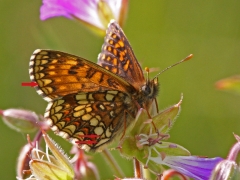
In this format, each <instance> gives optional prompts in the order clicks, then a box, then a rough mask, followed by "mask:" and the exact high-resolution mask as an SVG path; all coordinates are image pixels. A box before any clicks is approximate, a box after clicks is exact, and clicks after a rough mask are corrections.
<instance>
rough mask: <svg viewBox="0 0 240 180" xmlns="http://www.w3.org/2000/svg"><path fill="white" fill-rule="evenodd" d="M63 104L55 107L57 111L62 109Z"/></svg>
mask: <svg viewBox="0 0 240 180" xmlns="http://www.w3.org/2000/svg"><path fill="white" fill-rule="evenodd" d="M62 108H63V106H57V107H55V108H54V111H55V112H59V111H60V110H62Z"/></svg>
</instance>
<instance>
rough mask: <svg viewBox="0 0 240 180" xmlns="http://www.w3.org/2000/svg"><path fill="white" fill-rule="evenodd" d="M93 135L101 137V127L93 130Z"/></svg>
mask: <svg viewBox="0 0 240 180" xmlns="http://www.w3.org/2000/svg"><path fill="white" fill-rule="evenodd" d="M94 133H95V134H96V135H101V134H102V133H103V128H102V127H99V126H98V127H96V128H95V129H94Z"/></svg>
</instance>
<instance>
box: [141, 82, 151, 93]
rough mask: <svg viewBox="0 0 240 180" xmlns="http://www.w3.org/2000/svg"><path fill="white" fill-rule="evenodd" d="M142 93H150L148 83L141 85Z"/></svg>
mask: <svg viewBox="0 0 240 180" xmlns="http://www.w3.org/2000/svg"><path fill="white" fill-rule="evenodd" d="M141 90H142V92H143V94H144V95H146V96H147V95H149V94H150V93H151V88H150V87H149V86H148V85H146V84H145V85H143V86H142V88H141Z"/></svg>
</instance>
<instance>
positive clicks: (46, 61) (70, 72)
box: [29, 49, 134, 101]
mask: <svg viewBox="0 0 240 180" xmlns="http://www.w3.org/2000/svg"><path fill="white" fill-rule="evenodd" d="M29 74H30V79H31V80H32V81H34V82H36V83H37V84H38V86H36V89H37V92H38V94H40V95H42V96H43V97H44V99H45V100H46V101H52V100H53V99H56V98H59V97H62V96H65V95H67V94H73V93H78V92H95V91H105V90H118V91H122V92H126V93H132V92H133V91H134V87H132V86H131V84H129V83H128V82H126V81H125V80H123V79H122V78H120V77H118V76H116V75H115V74H113V73H111V72H110V71H107V70H106V69H104V68H102V67H101V66H99V65H97V64H95V63H93V62H90V61H88V60H85V59H83V58H80V57H77V56H74V55H71V54H67V53H64V52H60V51H53V50H39V49H38V50H35V51H34V53H33V55H32V56H31V60H30V69H29Z"/></svg>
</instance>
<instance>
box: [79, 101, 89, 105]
mask: <svg viewBox="0 0 240 180" xmlns="http://www.w3.org/2000/svg"><path fill="white" fill-rule="evenodd" d="M88 103H89V102H88V101H78V104H88Z"/></svg>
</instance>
